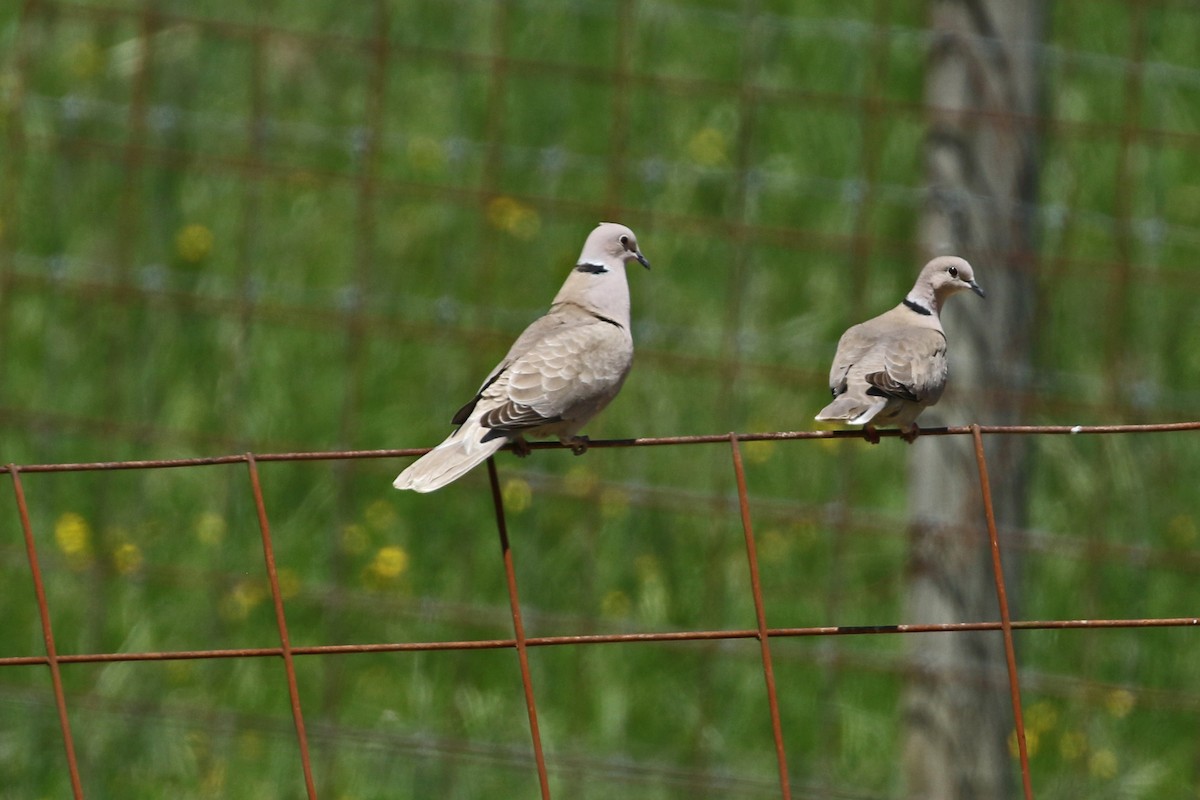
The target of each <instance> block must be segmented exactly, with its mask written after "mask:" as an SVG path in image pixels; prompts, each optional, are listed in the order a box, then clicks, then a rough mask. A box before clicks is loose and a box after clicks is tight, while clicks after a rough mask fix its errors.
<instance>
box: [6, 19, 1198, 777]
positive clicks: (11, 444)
mask: <svg viewBox="0 0 1200 800" xmlns="http://www.w3.org/2000/svg"><path fill="white" fill-rule="evenodd" d="M927 13H928V8H927V6H926V5H925V4H924V3H918V2H912V3H903V2H902V3H895V2H887V1H886V0H877V1H876V2H858V3H846V2H832V0H830V1H829V2H804V3H796V2H769V1H768V0H762V1H761V2H745V3H741V2H734V1H733V0H729V1H728V2H721V1H719V0H688V1H686V2H685V0H676V1H675V2H670V1H668V0H613V1H612V2H609V1H607V0H569V1H560V0H510V1H509V2H492V0H404V1H401V0H397V2H394V3H383V2H377V3H369V2H362V3H349V4H348V3H342V2H332V1H331V0H271V1H270V2H264V3H234V2H229V0H189V1H188V2H183V1H182V0H110V1H109V2H102V1H98V2H92V3H75V2H68V1H66V0H61V1H60V0H53V1H51V0H26V2H8V3H4V4H2V5H0V137H2V138H0V292H2V293H0V387H3V389H2V392H3V394H2V396H0V450H2V451H3V452H2V458H3V460H4V462H5V463H18V464H29V463H53V462H76V461H90V460H105V461H108V460H122V459H146V458H160V457H186V456H193V455H216V454H224V453H237V452H245V451H248V450H252V451H255V452H275V451H284V450H327V449H340V448H364V449H373V448H389V447H419V446H427V445H432V444H434V443H436V442H437V441H439V440H440V439H441V438H442V437H443V436H444V435H445V434H446V433H447V432H448V431H449V427H448V421H449V417H450V416H451V414H452V413H453V412H454V410H455V409H456V408H457V407H458V406H459V405H460V404H461V403H462V402H464V401H465V400H466V399H467V398H469V397H470V396H471V393H472V392H473V391H474V390H475V388H476V387H477V385H478V383H479V381H480V380H481V379H482V377H483V376H484V375H486V374H487V372H488V370H489V369H490V368H491V367H492V365H493V364H494V363H495V362H496V360H497V359H498V358H499V357H500V356H501V355H502V354H503V352H504V351H505V349H506V348H507V347H508V344H509V343H510V342H511V340H512V339H513V338H514V337H515V336H516V335H517V334H518V333H519V332H520V330H521V329H522V328H523V327H524V325H525V324H527V323H528V322H529V321H530V320H531V319H533V318H534V317H536V316H537V315H538V314H540V313H542V311H543V310H544V309H545V307H546V306H547V304H548V302H549V300H550V298H551V297H552V296H553V294H554V292H555V291H556V290H557V287H558V285H559V284H560V282H561V280H562V278H563V276H564V275H565V274H566V270H567V269H568V268H569V265H570V264H572V263H573V259H574V258H575V256H576V255H577V253H578V249H579V247H580V245H581V243H582V241H583V238H584V237H585V236H586V234H587V233H588V231H590V230H591V228H592V227H593V226H594V225H595V223H596V222H597V221H598V220H600V219H614V220H616V221H620V222H623V223H625V224H628V225H630V226H631V227H632V228H633V229H634V230H635V231H636V232H637V233H638V235H639V239H640V242H641V244H642V246H643V249H644V250H645V252H646V254H647V256H648V257H649V258H650V259H651V261H652V262H653V263H654V270H653V271H652V272H649V273H646V272H644V271H642V270H636V271H634V270H631V271H630V284H631V290H632V294H633V306H634V309H633V313H634V337H635V340H636V342H637V347H638V356H637V363H636V366H635V368H634V372H633V374H632V376H631V378H630V379H629V381H628V383H627V384H626V386H625V389H624V391H623V393H622V394H621V396H620V398H619V399H618V400H617V401H615V402H614V403H613V405H612V406H611V407H610V408H609V409H608V410H607V411H606V412H605V413H604V414H603V415H602V416H601V417H600V418H598V419H597V420H596V422H595V423H594V424H593V425H592V426H591V427H590V429H589V431H588V432H589V433H590V434H591V435H592V436H593V437H597V438H618V437H633V436H668V435H676V434H692V433H722V432H726V431H730V430H743V431H746V430H792V429H804V428H808V427H810V426H811V424H812V423H811V419H812V415H813V414H814V413H815V412H816V410H817V409H819V408H820V407H821V405H822V404H823V403H824V400H825V396H826V393H827V388H826V385H825V376H826V374H827V369H828V360H829V358H830V356H831V353H832V350H833V347H834V345H835V343H836V340H837V336H838V335H839V334H840V332H841V331H842V330H843V329H844V328H845V327H846V325H847V324H849V323H850V322H854V321H857V320H859V319H862V318H864V317H865V316H867V315H869V314H873V313H877V312H878V311H881V310H883V309H886V308H888V307H890V306H891V305H893V304H894V303H895V302H897V299H898V298H899V297H901V296H902V295H903V293H904V292H905V291H906V290H907V288H908V287H909V285H910V284H911V281H912V277H913V275H914V274H915V272H916V269H917V267H918V266H919V264H918V261H919V255H918V248H917V245H916V241H915V222H916V219H917V215H918V213H919V211H920V208H921V203H922V196H923V195H922V175H921V163H920V157H919V152H920V151H919V148H920V144H921V141H922V136H923V132H924V119H923V113H922V109H921V101H922V70H923V65H924V61H925V54H926V51H927V48H928V46H929V33H928V31H927V30H926V25H927ZM1198 41H1200V7H1197V5H1196V4H1195V3H1194V2H1183V1H1182V0H1180V1H1179V2H1172V1H1171V0H1145V2H1132V0H1131V1H1130V2H1115V1H1112V0H1089V1H1088V2H1083V1H1082V0H1062V1H1061V2H1058V3H1055V4H1053V6H1052V12H1051V15H1050V25H1049V31H1048V40H1047V43H1046V46H1045V48H1044V53H1043V64H1042V69H1043V70H1044V77H1045V82H1046V83H1045V87H1046V101H1047V105H1046V110H1045V118H1044V125H1043V140H1042V142H1041V146H1042V180H1041V187H1040V198H1039V202H1038V205H1037V207H1036V209H1035V212H1036V218H1037V220H1038V230H1039V250H1038V253H1037V256H1038V260H1037V264H1036V270H1037V276H1036V279H1037V283H1038V287H1039V296H1038V304H1037V317H1036V324H1037V326H1038V327H1037V330H1036V332H1035V336H1034V341H1035V342H1036V355H1035V362H1034V364H1033V367H1032V370H1033V376H1032V380H1031V385H1032V386H1033V388H1034V391H1033V392H1032V393H1031V394H1030V395H1029V396H1028V397H1027V398H1025V408H1026V409H1027V414H1028V417H1027V419H1025V420H1024V421H1025V422H1028V423H1068V424H1077V423H1124V422H1139V421H1176V420H1186V419H1189V418H1195V416H1196V414H1195V410H1196V407H1197V404H1198V403H1197V401H1198V399H1200V305H1198V304H1197V303H1196V297H1197V290H1198V289H1200V267H1198V265H1197V259H1196V254H1197V251H1198V249H1200V56H1198V55H1197V53H1198V51H1197V47H1196V43H1197V42H1198ZM750 119H753V124H752V125H751V124H748V123H747V120H750ZM977 271H978V274H979V276H980V280H981V282H982V283H984V285H985V286H986V285H987V273H988V266H987V264H978V265H977ZM964 305H966V303H964ZM950 391H951V392H953V391H954V388H953V385H952V386H951V389H950ZM937 412H938V410H937V409H933V410H932V411H931V412H929V413H928V414H926V415H925V417H923V418H922V423H923V424H927V425H934V424H938V423H943V424H944V423H953V424H961V423H966V422H972V421H976V420H971V419H947V418H945V417H944V416H939V414H938V413H937ZM978 421H979V422H984V423H986V422H988V421H989V420H986V419H981V420H978ZM917 446H921V447H931V448H932V447H938V446H939V443H938V441H937V440H933V439H930V440H925V441H922V442H920V443H919V444H918V445H917ZM1032 447H1033V450H1034V457H1033V461H1032V470H1033V471H1032V475H1031V485H1032V493H1033V505H1032V510H1031V514H1030V517H1031V525H1030V527H1029V528H1028V529H1027V530H1022V531H1018V532H1015V534H1014V536H1013V546H1014V547H1015V548H1017V549H1019V550H1020V552H1021V553H1022V562H1023V569H1022V572H1023V574H1022V575H1021V576H1020V582H1019V587H1020V588H1019V590H1018V596H1019V599H1018V610H1017V612H1016V613H1017V615H1018V616H1021V617H1024V618H1030V619H1035V618H1040V619H1052V618H1083V617H1097V618H1100V617H1116V618H1123V617H1176V616H1185V615H1195V614H1197V613H1198V612H1200V603H1198V599H1200V590H1197V588H1196V587H1197V573H1200V555H1198V547H1200V542H1198V541H1197V522H1196V514H1197V510H1198V501H1197V499H1196V490H1195V476H1196V475H1197V471H1198V468H1200V448H1198V447H1197V442H1196V438H1195V436H1194V435H1190V434H1184V435H1178V436H1167V435H1155V436H1140V437H1134V436H1125V437H1108V438H1083V439H1080V438H1069V439H1067V438H1044V439H1040V440H1036V441H1035V442H1034V443H1033V445H1032ZM744 450H745V457H746V459H747V463H748V470H749V472H748V480H749V487H750V491H751V494H752V497H753V501H754V506H753V510H754V515H755V523H756V530H757V532H758V535H759V548H760V558H761V561H762V569H763V582H764V591H765V595H766V602H767V614H768V621H769V622H770V624H771V625H772V626H779V627H782V626H802V625H856V624H888V623H895V622H921V621H922V620H910V619H903V618H902V616H903V609H902V588H903V585H904V579H905V575H904V564H905V552H906V540H905V534H904V531H905V518H904V507H905V486H904V482H903V480H902V476H903V466H904V460H905V453H904V449H903V447H902V446H900V445H899V444H898V443H897V442H895V441H894V440H885V442H884V443H883V444H882V445H880V446H879V447H874V448H868V447H866V446H865V445H864V444H863V443H862V442H858V441H844V442H821V443H818V442H791V443H762V444H751V445H746V446H745V448H744ZM405 463H407V460H403V459H391V460H380V461H351V462H336V463H330V462H313V463H289V464H280V463H264V464H262V465H261V473H262V479H263V484H264V488H265V492H266V505H267V511H268V513H269V515H270V517H271V522H272V526H273V533H274V541H275V545H276V548H277V554H276V555H277V559H278V563H279V568H280V574H281V581H282V585H283V590H284V594H285V602H286V609H287V614H288V622H289V627H290V631H291V637H292V642H293V644H296V645H314V644H352V643H373V642H396V641H432V640H441V639H446V640H457V639H470V638H506V637H509V636H511V635H512V633H511V619H510V617H509V614H508V601H507V595H506V591H505V586H504V576H503V569H502V565H501V562H500V559H499V558H498V557H497V555H498V547H497V541H496V533H495V527H494V522H493V519H492V510H491V501H490V498H489V496H488V493H487V483H486V481H487V477H486V472H485V471H484V470H482V469H480V470H476V471H475V472H474V473H472V474H470V475H469V476H467V477H466V478H464V479H463V480H461V481H460V482H458V483H456V484H454V485H453V486H451V487H448V488H447V489H445V490H443V491H441V492H438V493H436V494H433V495H429V496H415V495H409V494H399V493H396V492H394V491H393V490H392V489H391V487H390V482H391V479H392V478H393V477H394V475H395V473H396V472H398V471H399V469H400V468H401V467H402V466H403V465H404V464H405ZM499 467H500V479H501V482H502V485H503V488H504V494H505V499H506V501H507V505H508V510H509V512H510V517H509V524H510V531H511V536H512V539H513V545H514V551H515V557H516V568H517V574H518V578H519V581H520V585H521V593H522V595H521V596H522V602H523V607H524V609H525V613H526V627H527V633H528V634H529V635H531V636H537V635H558V634H577V633H594V632H630V631H643V630H655V631H656V630H688V629H718V628H739V629H740V628H752V627H754V625H755V622H754V609H753V605H752V602H751V596H750V592H749V589H748V577H747V571H746V563H745V554H744V546H743V542H742V533H741V527H740V522H739V520H738V517H737V514H736V508H735V503H734V502H733V490H734V484H733V480H732V472H731V468H730V455H729V450H728V448H727V447H722V446H719V445H714V446H705V447H687V448H683V447H674V448H671V447H663V448H640V449H633V450H596V451H593V452H592V453H590V454H588V455H587V456H585V457H584V458H581V459H575V458H573V457H572V456H571V455H570V454H569V453H566V452H564V451H544V452H538V453H536V454H535V455H534V456H533V457H531V458H530V459H528V460H525V461H519V462H518V461H517V460H515V459H513V458H512V457H510V456H508V455H502V456H501V457H500V459H499ZM880 476H888V477H887V479H884V478H881V477H880ZM24 485H25V490H26V492H27V495H28V500H29V506H30V510H31V514H32V521H33V527H34V531H35V534H36V537H37V544H38V548H39V553H40V555H41V558H42V566H43V570H44V571H45V574H46V581H47V592H48V601H49V607H50V609H51V613H52V618H53V623H54V629H55V634H56V640H57V643H58V650H59V652H60V653H91V652H141V651H165V650H192V649H215V648H233V647H271V646H277V645H278V633H277V630H276V627H275V620H274V615H273V609H272V606H271V602H270V595H269V592H268V589H267V584H266V582H265V575H264V570H263V566H262V548H261V543H260V541H259V533H258V527H257V520H256V517H255V510H254V505H253V502H252V500H251V495H250V492H249V485H248V480H247V472H246V469H245V466H244V465H236V466H213V467H205V468H197V469H187V470H158V471H133V472H105V473H99V472H88V473H65V474H28V475H26V476H25V477H24ZM0 520H2V521H3V522H2V523H0V524H2V528H0V530H2V531H3V533H2V536H0V587H2V588H0V658H3V657H14V656H28V655H39V654H42V653H43V652H44V650H43V644H42V640H41V631H40V627H39V624H38V617H37V607H36V604H35V601H34V595H33V591H32V587H31V582H30V579H29V570H28V563H27V561H26V556H25V549H24V544H23V542H22V538H21V530H20V526H19V524H18V520H17V515H16V509H15V502H14V500H13V498H12V496H11V492H8V493H6V492H0ZM900 638H901V637H894V636H892V637H888V636H878V637H838V638H836V639H823V638H806V639H796V640H782V641H775V642H774V643H773V655H774V657H775V669H776V676H777V681H778V686H779V693H780V703H781V712H782V721H783V728H784V736H785V741H786V743H787V747H788V759H789V766H790V768H791V771H792V775H793V786H794V787H795V790H796V795H797V796H799V797H845V798H894V797H900V796H901V788H900V778H899V766H898V765H899V762H900V749H901V737H900V728H901V720H900V714H899V711H898V708H899V707H898V703H897V699H898V697H899V693H900V690H901V687H902V685H903V681H904V676H905V661H904V659H903V650H902V646H903V642H901V641H900ZM1016 644H1017V648H1018V656H1019V658H1020V662H1021V667H1022V670H1023V672H1022V682H1023V687H1024V690H1025V698H1024V699H1025V708H1026V711H1027V724H1028V725H1029V728H1030V748H1031V753H1032V764H1033V771H1034V783H1035V786H1036V787H1037V789H1038V796H1039V797H1062V798H1069V797H1071V798H1073V797H1081V796H1086V797H1090V798H1108V797H1112V798H1156V799H1158V798H1196V797H1197V796H1198V795H1197V793H1196V789H1195V787H1196V786H1197V785H1200V739H1198V737H1197V734H1196V732H1197V730H1200V727H1198V724H1200V691H1198V690H1197V688H1196V687H1197V683H1198V679H1200V640H1198V639H1197V636H1196V633H1195V632H1194V631H1191V630H1186V629H1165V630H1106V631H1098V630H1094V631H1065V632H1050V631H1041V632H1024V633H1019V634H1018V635H1017V641H1016ZM530 659H531V663H532V670H533V679H534V686H535V690H536V692H537V697H538V707H539V712H540V719H541V724H542V733H543V737H544V740H545V742H546V747H547V758H548V762H549V767H550V772H551V779H552V785H553V788H554V790H555V795H556V796H560V797H570V798H610V797H625V798H647V800H650V799H653V800H658V799H659V798H692V797H697V796H700V797H714V798H715V797H721V798H727V797H747V798H749V797H773V796H778V781H777V776H776V772H775V770H776V766H775V757H774V750H773V743H772V739H771V733H770V728H769V720H768V717H767V706H766V697H765V690H764V686H763V680H762V672H761V664H760V660H759V651H758V648H757V645H756V644H755V643H754V642H753V641H748V640H747V641H730V642H711V643H703V644H697V643H677V644H625V645H602V646H600V645H598V646H587V647H554V648H539V649H535V650H533V651H531V653H530ZM297 668H298V670H299V675H298V679H299V688H300V694H301V700H302V702H303V705H304V710H305V717H306V720H307V722H308V726H309V736H310V741H311V744H312V749H313V756H314V763H313V768H314V772H315V774H316V780H317V784H318V787H319V788H320V789H321V790H322V796H325V797H334V798H346V799H347V800H350V799H352V798H353V799H355V800H357V799H359V798H385V797H386V798H394V797H413V798H425V797H445V798H485V797H487V798H495V797H532V796H536V792H537V783H536V773H535V772H534V770H533V767H532V762H531V756H530V748H529V733H528V723H527V721H526V717H525V710H524V704H523V697H522V694H521V687H520V680H519V673H518V669H517V662H516V656H515V654H514V653H512V652H511V651H475V652H472V651H463V652H436V653H422V654H413V653H393V654H377V655H344V656H329V657H319V658H318V657H301V658H299V659H298V661H297ZM997 668H998V669H999V668H1001V665H997ZM63 678H64V681H65V686H66V692H67V705H68V710H69V712H70V715H71V723H72V727H73V731H74V735H75V741H76V747H77V749H78V751H79V758H80V764H81V774H82V780H83V784H84V788H85V791H86V793H87V796H88V797H93V798H95V797H100V798H107V797H112V798H158V797H164V796H171V797H181V798H183V797H247V798H249V797H253V798H273V797H280V798H283V797H289V798H290V797H298V796H302V795H303V791H304V787H303V782H302V779H301V774H300V764H299V757H298V753H297V745H296V739H295V734H294V731H293V729H292V721H291V716H290V711H289V707H288V697H287V690H286V684H285V682H284V680H283V668H282V665H281V664H280V663H279V662H278V661H277V660H273V659H257V660H253V659H251V660H213V661H171V662H157V663H111V664H88V665H66V666H64V667H63ZM1015 768H1016V767H1015V761H1014V769H1015ZM69 787H70V785H69V782H68V776H67V771H66V760H65V757H64V755H63V748H62V744H61V736H60V733H59V730H58V721H57V716H56V711H55V706H54V701H53V697H52V694H51V693H50V681H49V677H48V674H47V670H46V669H45V668H44V667H40V666H38V667H29V666H4V667H2V668H0V798H4V800H8V799H9V798H14V799H15V798H40V797H62V796H66V795H68V794H69V791H70V788H69Z"/></svg>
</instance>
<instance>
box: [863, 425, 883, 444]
mask: <svg viewBox="0 0 1200 800" xmlns="http://www.w3.org/2000/svg"><path fill="white" fill-rule="evenodd" d="M863 438H864V439H866V440H867V441H868V442H870V443H871V444H879V431H877V430H875V426H874V425H865V426H864V427H863Z"/></svg>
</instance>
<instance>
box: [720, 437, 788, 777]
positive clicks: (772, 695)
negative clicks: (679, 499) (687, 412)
mask: <svg viewBox="0 0 1200 800" xmlns="http://www.w3.org/2000/svg"><path fill="white" fill-rule="evenodd" d="M729 446H730V450H731V451H732V454H733V472H734V475H735V477H736V478H737V491H738V506H739V508H740V509H741V514H742V533H743V535H744V536H745V539H746V561H747V562H749V565H750V591H751V592H752V593H753V594H754V617H755V619H756V621H757V622H758V630H757V631H756V634H755V638H757V639H758V643H759V648H760V650H761V652H762V663H763V679H764V680H765V681H766V684H767V704H768V706H770V710H771V735H772V736H773V737H774V738H775V759H776V761H777V762H778V764H779V788H780V790H781V791H782V793H783V798H784V800H791V797H792V785H791V781H790V779H789V777H788V767H787V750H786V749H785V748H784V745H783V724H782V723H781V722H780V719H779V696H778V694H777V693H776V690H775V668H774V667H773V666H772V664H771V643H770V642H771V637H770V634H769V633H768V630H767V612H766V604H765V603H764V602H763V592H762V582H761V581H760V580H759V577H758V550H757V548H756V547H755V544H754V526H753V525H752V524H751V521H750V498H749V494H748V492H747V491H746V470H745V468H744V467H743V465H742V450H741V448H740V447H739V446H738V440H737V434H734V433H731V434H729Z"/></svg>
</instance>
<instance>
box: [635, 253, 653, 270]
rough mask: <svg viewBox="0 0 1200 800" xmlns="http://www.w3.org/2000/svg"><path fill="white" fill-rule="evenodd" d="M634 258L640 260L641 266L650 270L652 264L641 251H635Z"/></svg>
mask: <svg viewBox="0 0 1200 800" xmlns="http://www.w3.org/2000/svg"><path fill="white" fill-rule="evenodd" d="M633 257H634V258H636V259H637V260H638V263H639V264H641V265H642V266H643V267H645V268H646V269H650V262H649V261H647V260H646V257H645V256H644V255H642V251H641V250H636V251H634V253H633Z"/></svg>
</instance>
